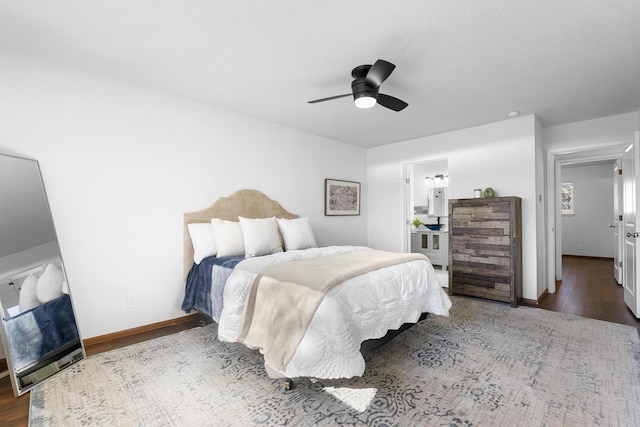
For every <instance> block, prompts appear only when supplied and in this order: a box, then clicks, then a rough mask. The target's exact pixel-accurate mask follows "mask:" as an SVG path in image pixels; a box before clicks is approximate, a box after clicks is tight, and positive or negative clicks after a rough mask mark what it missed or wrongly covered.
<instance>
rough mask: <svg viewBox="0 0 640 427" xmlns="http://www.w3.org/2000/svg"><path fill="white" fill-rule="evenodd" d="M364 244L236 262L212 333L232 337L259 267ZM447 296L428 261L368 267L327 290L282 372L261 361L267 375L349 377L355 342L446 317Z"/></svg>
mask: <svg viewBox="0 0 640 427" xmlns="http://www.w3.org/2000/svg"><path fill="white" fill-rule="evenodd" d="M363 249H366V248H364V247H360V246H330V247H325V248H314V249H305V250H300V251H288V252H282V253H277V254H273V255H268V256H262V257H255V258H248V259H246V260H243V261H241V262H240V263H239V264H238V265H237V266H236V267H235V269H234V270H233V273H231V275H230V276H229V279H228V280H227V283H226V285H225V289H224V307H223V309H222V314H221V316H220V323H219V328H218V335H219V337H220V339H221V340H223V341H230V342H235V341H236V337H237V335H238V330H239V326H240V320H241V318H242V311H243V308H244V302H245V300H246V298H247V294H248V293H249V289H250V288H251V285H252V284H253V281H254V279H255V278H256V276H257V275H258V274H259V273H260V272H261V271H262V270H264V269H265V268H267V267H270V266H272V265H274V264H277V263H281V262H285V261H291V260H294V259H303V258H310V257H315V256H322V255H332V254H337V253H345V252H351V251H357V250H363ZM450 307H451V301H450V300H449V297H448V296H447V294H446V293H445V292H444V291H443V290H442V287H441V286H440V284H439V283H438V279H437V277H436V274H435V272H434V270H433V266H432V265H431V263H430V262H428V261H426V260H425V261H411V262H407V263H404V264H398V265H393V266H390V267H386V268H383V269H379V270H374V271H371V272H369V273H366V274H362V275H360V276H356V277H354V278H352V279H349V280H346V281H344V282H343V283H342V284H340V285H338V286H336V287H334V288H333V289H331V290H330V291H329V292H328V293H327V294H326V295H325V298H324V299H323V301H322V302H321V303H320V306H319V307H318V310H317V311H316V314H315V316H314V317H313V320H312V321H311V324H310V325H309V328H308V329H307V332H306V334H305V336H304V337H303V339H302V341H301V342H300V345H299V346H298V349H297V351H296V353H295V355H294V356H293V359H292V360H291V362H289V364H288V365H287V367H286V370H285V371H284V372H280V371H275V370H273V369H272V368H270V367H269V366H266V368H267V371H268V372H269V374H270V375H271V376H273V377H278V376H284V377H289V378H296V377H312V378H351V377H353V376H361V375H362V374H363V373H364V367H365V364H364V358H363V357H362V354H361V353H360V344H361V343H362V342H363V341H365V340H368V339H374V338H380V337H382V336H384V335H385V334H386V333H387V331H388V330H390V329H398V328H399V327H400V326H401V325H402V324H403V323H407V322H411V323H413V322H416V321H417V320H418V318H419V317H420V314H421V313H423V312H429V313H432V314H436V315H440V316H448V315H449V308H450Z"/></svg>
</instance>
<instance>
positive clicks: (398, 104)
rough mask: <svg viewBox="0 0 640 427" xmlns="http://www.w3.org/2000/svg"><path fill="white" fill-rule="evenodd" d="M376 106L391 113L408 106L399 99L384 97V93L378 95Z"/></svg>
mask: <svg viewBox="0 0 640 427" xmlns="http://www.w3.org/2000/svg"><path fill="white" fill-rule="evenodd" d="M378 104H380V105H382V106H383V107H387V108H388V109H390V110H393V111H402V110H404V109H405V108H407V106H408V105H409V104H407V103H406V102H404V101H402V100H401V99H398V98H395V97H393V96H389V95H385V94H384V93H379V94H378Z"/></svg>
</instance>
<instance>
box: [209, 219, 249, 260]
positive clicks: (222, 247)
mask: <svg viewBox="0 0 640 427" xmlns="http://www.w3.org/2000/svg"><path fill="white" fill-rule="evenodd" d="M211 225H212V226H213V233H214V234H215V236H216V245H217V246H218V257H224V256H240V255H244V240H243V237H242V230H241V229H240V223H239V222H235V221H227V220H224V219H220V218H213V219H212V220H211Z"/></svg>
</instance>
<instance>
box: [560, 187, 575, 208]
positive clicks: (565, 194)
mask: <svg viewBox="0 0 640 427" xmlns="http://www.w3.org/2000/svg"><path fill="white" fill-rule="evenodd" d="M560 213H561V214H562V215H575V210H574V192H573V183H572V182H563V183H561V184H560Z"/></svg>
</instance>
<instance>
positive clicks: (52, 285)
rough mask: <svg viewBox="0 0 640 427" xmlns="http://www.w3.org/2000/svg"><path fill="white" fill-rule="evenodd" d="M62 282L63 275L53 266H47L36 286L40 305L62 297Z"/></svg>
mask: <svg viewBox="0 0 640 427" xmlns="http://www.w3.org/2000/svg"><path fill="white" fill-rule="evenodd" d="M62 282H64V275H63V274H62V271H61V270H60V269H59V268H58V267H56V266H55V265H53V264H49V265H47V268H45V269H44V273H42V275H41V276H40V278H39V279H38V285H37V286H36V295H37V296H38V300H40V302H41V303H43V304H44V303H45V302H49V301H53V300H54V299H56V298H58V297H61V296H62Z"/></svg>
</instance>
